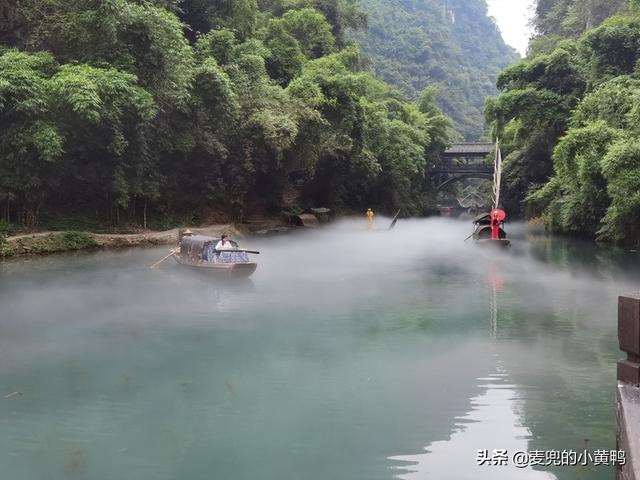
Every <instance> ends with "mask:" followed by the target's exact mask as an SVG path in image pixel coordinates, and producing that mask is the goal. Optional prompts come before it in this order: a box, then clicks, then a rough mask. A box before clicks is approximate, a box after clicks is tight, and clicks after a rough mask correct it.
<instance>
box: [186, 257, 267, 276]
mask: <svg viewBox="0 0 640 480" xmlns="http://www.w3.org/2000/svg"><path fill="white" fill-rule="evenodd" d="M173 258H174V259H175V260H176V262H178V263H179V264H180V265H182V266H184V267H189V268H193V269H196V270H198V271H199V272H203V273H204V272H206V273H207V274H211V275H212V276H231V277H237V278H241V277H244V278H246V277H250V276H251V275H252V274H253V272H255V271H256V268H258V264H256V263H203V262H192V261H190V260H187V259H185V258H183V257H182V256H180V255H174V256H173Z"/></svg>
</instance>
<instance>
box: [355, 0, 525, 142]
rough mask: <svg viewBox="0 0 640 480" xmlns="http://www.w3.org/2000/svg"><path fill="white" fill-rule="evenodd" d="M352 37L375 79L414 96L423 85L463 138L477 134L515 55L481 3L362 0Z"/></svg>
mask: <svg viewBox="0 0 640 480" xmlns="http://www.w3.org/2000/svg"><path fill="white" fill-rule="evenodd" d="M362 6H363V9H364V10H365V11H366V12H367V14H368V16H369V26H368V29H367V30H366V31H365V32H362V33H356V34H354V38H355V39H356V40H357V41H358V42H359V43H360V44H361V45H362V48H363V50H364V52H365V53H366V55H367V56H368V57H369V59H370V60H371V62H372V67H373V69H374V71H375V73H376V75H377V76H378V77H380V78H382V79H383V80H385V81H386V82H388V83H391V84H393V85H395V86H396V87H398V88H399V89H400V90H402V91H403V92H404V93H406V94H407V95H408V96H409V97H410V98H415V97H417V95H418V94H419V93H420V92H421V91H422V90H423V89H424V88H425V87H427V86H428V85H434V84H435V85H437V86H438V87H439V89H440V98H439V103H440V106H441V108H442V109H443V111H444V113H445V114H447V115H448V116H450V117H452V118H453V119H454V121H455V123H456V127H457V129H458V130H459V131H460V133H461V134H462V135H463V136H464V137H465V138H466V139H467V140H474V139H477V138H479V137H480V136H481V135H482V131H483V125H484V118H483V115H482V108H483V105H484V101H485V99H486V98H487V97H488V96H491V95H495V94H496V89H495V79H496V75H497V74H498V72H499V71H500V70H502V69H503V68H505V67H506V66H508V65H510V64H512V63H513V62H515V61H516V60H517V59H518V58H519V56H518V54H517V53H516V52H515V50H514V49H512V48H511V47H509V46H507V45H506V44H505V43H504V40H503V39H502V37H501V35H500V32H499V31H498V28H497V27H496V25H495V23H494V22H493V21H492V20H491V19H490V18H489V17H488V14H487V5H486V2H485V0H362Z"/></svg>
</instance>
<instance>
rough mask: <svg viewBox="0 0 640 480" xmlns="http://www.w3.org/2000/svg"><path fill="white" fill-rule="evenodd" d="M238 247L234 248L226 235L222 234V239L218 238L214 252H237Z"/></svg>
mask: <svg viewBox="0 0 640 480" xmlns="http://www.w3.org/2000/svg"><path fill="white" fill-rule="evenodd" d="M237 249H238V247H235V246H234V245H233V244H232V243H231V241H230V240H229V237H228V236H227V235H226V234H223V235H222V237H221V238H220V241H219V242H218V243H217V245H216V250H218V251H221V250H237Z"/></svg>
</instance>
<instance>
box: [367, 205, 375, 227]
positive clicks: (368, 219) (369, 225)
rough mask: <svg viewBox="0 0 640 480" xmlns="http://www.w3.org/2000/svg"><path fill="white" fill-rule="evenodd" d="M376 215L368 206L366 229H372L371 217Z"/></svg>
mask: <svg viewBox="0 0 640 480" xmlns="http://www.w3.org/2000/svg"><path fill="white" fill-rule="evenodd" d="M375 216H376V214H375V213H373V210H371V209H370V208H368V209H367V228H368V229H372V228H373V218H374V217H375Z"/></svg>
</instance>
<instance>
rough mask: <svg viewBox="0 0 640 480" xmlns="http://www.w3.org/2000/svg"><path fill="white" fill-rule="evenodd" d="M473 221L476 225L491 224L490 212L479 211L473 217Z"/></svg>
mask: <svg viewBox="0 0 640 480" xmlns="http://www.w3.org/2000/svg"><path fill="white" fill-rule="evenodd" d="M473 223H474V224H476V225H491V214H490V213H481V214H480V215H478V216H477V217H476V218H474V219H473Z"/></svg>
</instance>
